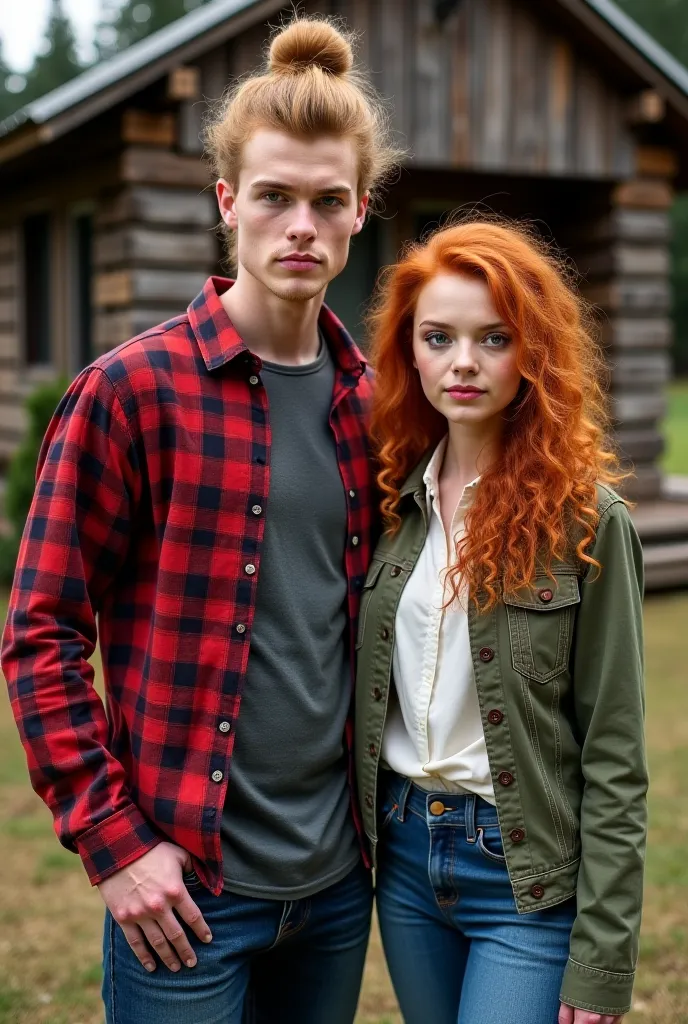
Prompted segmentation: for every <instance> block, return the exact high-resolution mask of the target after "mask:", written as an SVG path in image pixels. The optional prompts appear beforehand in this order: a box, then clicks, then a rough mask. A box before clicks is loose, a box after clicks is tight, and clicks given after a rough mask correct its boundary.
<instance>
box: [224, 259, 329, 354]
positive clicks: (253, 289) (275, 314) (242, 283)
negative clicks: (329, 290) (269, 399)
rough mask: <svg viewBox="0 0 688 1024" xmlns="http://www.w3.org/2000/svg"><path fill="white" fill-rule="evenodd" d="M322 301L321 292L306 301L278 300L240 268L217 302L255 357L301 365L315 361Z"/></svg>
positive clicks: (323, 295)
mask: <svg viewBox="0 0 688 1024" xmlns="http://www.w3.org/2000/svg"><path fill="white" fill-rule="evenodd" d="M324 298H325V292H324V290H323V291H322V292H320V293H319V294H318V295H316V296H315V298H313V299H309V300H307V301H305V302H291V301H289V300H287V299H281V298H280V297H279V296H277V295H275V294H274V293H273V292H270V291H268V289H267V288H265V287H264V286H263V285H262V284H261V283H260V282H259V281H257V280H256V278H255V277H253V276H252V275H250V274H247V273H241V269H240V271H239V274H238V275H237V280H236V283H235V284H234V285H232V287H231V288H230V289H229V290H228V291H226V292H224V293H223V294H222V295H221V296H220V301H221V302H222V305H223V306H224V309H225V311H226V313H227V315H228V317H229V318H230V320H231V321H232V323H233V324H234V326H235V328H236V330H237V331H238V333H239V335H240V337H241V339H242V341H243V342H244V344H245V345H246V347H247V348H248V349H249V350H250V351H251V352H253V354H254V355H257V356H259V357H260V358H261V359H263V360H267V361H268V362H271V363H282V364H284V365H287V366H300V365H303V364H306V363H312V362H313V361H314V360H315V359H317V356H318V350H319V348H320V339H319V335H318V317H319V316H320V310H321V308H322V304H323V301H324Z"/></svg>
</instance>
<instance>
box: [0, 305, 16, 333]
mask: <svg viewBox="0 0 688 1024" xmlns="http://www.w3.org/2000/svg"><path fill="white" fill-rule="evenodd" d="M17 312H18V311H17V302H16V299H14V298H12V299H2V298H0V324H1V325H2V326H3V327H12V326H14V324H15V323H16V322H17Z"/></svg>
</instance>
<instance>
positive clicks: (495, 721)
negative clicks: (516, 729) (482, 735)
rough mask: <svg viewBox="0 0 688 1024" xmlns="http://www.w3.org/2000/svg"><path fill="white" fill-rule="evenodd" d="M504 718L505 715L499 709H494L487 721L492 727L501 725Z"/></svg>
mask: <svg viewBox="0 0 688 1024" xmlns="http://www.w3.org/2000/svg"><path fill="white" fill-rule="evenodd" d="M503 718H504V714H503V712H501V711H500V710H499V709H498V708H493V709H492V711H490V712H489V713H488V716H487V720H488V722H490V724H491V725H499V723H500V722H501V721H502V719H503Z"/></svg>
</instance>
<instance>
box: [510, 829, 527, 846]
mask: <svg viewBox="0 0 688 1024" xmlns="http://www.w3.org/2000/svg"><path fill="white" fill-rule="evenodd" d="M525 837H526V834H525V832H524V831H523V829H522V828H512V830H511V832H510V833H509V839H510V840H511V842H512V843H520V842H522V841H523V840H524V839H525Z"/></svg>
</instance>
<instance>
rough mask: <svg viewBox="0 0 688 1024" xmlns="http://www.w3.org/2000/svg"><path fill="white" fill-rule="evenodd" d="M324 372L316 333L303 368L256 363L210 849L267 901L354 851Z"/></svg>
mask: <svg viewBox="0 0 688 1024" xmlns="http://www.w3.org/2000/svg"><path fill="white" fill-rule="evenodd" d="M334 373H335V371H334V364H333V361H332V357H331V355H330V352H329V350H328V347H327V344H326V343H325V342H324V341H323V342H321V350H320V355H319V356H318V358H317V360H316V361H315V362H314V363H310V364H308V365H306V366H281V365H277V364H275V363H263V370H262V371H261V375H262V380H263V383H264V385H265V387H266V389H267V393H268V401H269V408H270V428H271V433H272V442H271V455H270V495H269V498H268V502H267V506H266V512H265V515H266V519H265V535H264V541H263V550H262V554H261V564H260V578H259V581H258V591H257V594H256V610H255V617H254V622H253V627H252V634H251V650H250V655H249V662H248V669H247V673H246V681H245V685H244V693H243V698H242V704H241V712H240V715H239V720H238V722H237V731H236V737H235V741H234V750H233V753H232V761H231V767H230V776H229V786H228V790H227V797H226V800H225V807H224V813H223V817H222V854H223V863H224V880H225V888H226V889H229V890H230V891H232V892H237V893H240V894H242V895H248V896H256V897H262V898H268V899H299V898H303V897H307V896H310V895H313V893H315V892H318V891H320V890H321V889H324V888H326V887H327V886H329V885H333V884H334V883H335V882H338V881H339V880H340V879H341V878H343V877H344V876H345V875H346V874H347V873H348V872H349V871H350V870H351V869H352V868H353V867H354V865H355V864H356V862H357V860H358V857H359V856H360V854H359V849H358V841H357V838H356V831H355V828H354V824H353V821H352V817H351V813H350V809H349V808H350V803H349V801H350V797H349V788H348V784H347V758H346V752H345V744H344V726H345V722H346V716H347V711H348V707H349V702H350V698H351V676H350V665H349V656H348V642H347V633H348V628H347V612H346V596H347V580H346V572H345V568H344V550H345V544H346V530H347V511H346V497H345V493H344V485H343V483H342V479H341V476H340V473H339V466H338V463H337V453H336V444H335V439H334V435H333V433H332V429H331V427H330V424H329V416H330V409H331V405H332V390H333V386H334Z"/></svg>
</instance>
